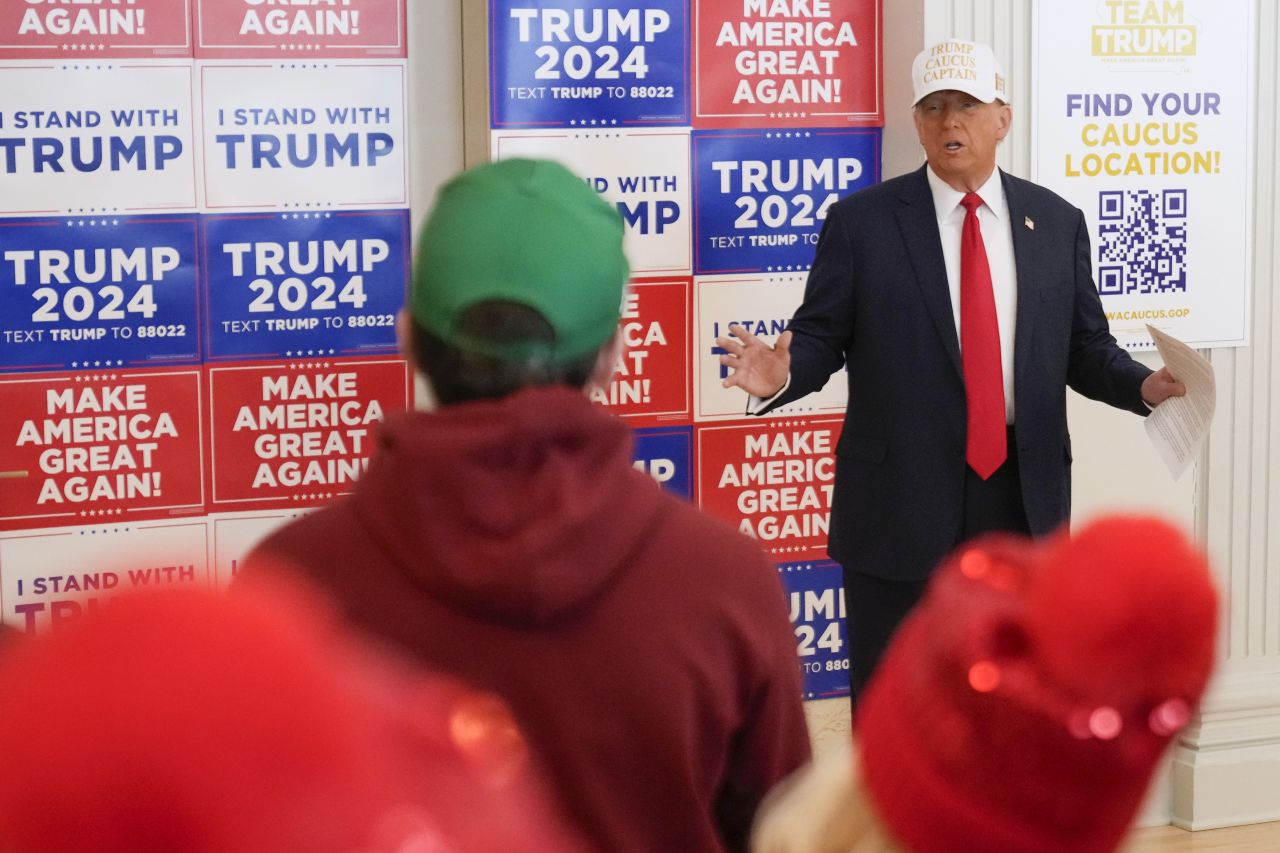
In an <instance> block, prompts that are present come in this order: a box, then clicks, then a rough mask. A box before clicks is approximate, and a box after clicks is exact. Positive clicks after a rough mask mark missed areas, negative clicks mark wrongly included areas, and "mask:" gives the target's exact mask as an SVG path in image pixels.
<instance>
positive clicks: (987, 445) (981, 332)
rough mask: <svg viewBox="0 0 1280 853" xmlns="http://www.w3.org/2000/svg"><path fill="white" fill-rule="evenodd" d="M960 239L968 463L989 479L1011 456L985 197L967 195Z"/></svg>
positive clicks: (979, 474)
mask: <svg viewBox="0 0 1280 853" xmlns="http://www.w3.org/2000/svg"><path fill="white" fill-rule="evenodd" d="M960 203H961V204H962V205H964V210H965V213H964V230H963V231H962V232H961V234H960V360H961V363H962V364H963V366H964V396H965V401H966V403H967V407H968V413H969V432H968V440H967V442H966V445H965V461H967V462H968V463H969V467H970V468H972V469H973V470H974V472H975V473H977V475H978V476H979V477H981V478H982V479H984V480H985V479H987V478H988V477H990V476H991V475H992V474H993V473H995V470H996V469H997V468H999V467H1000V465H1001V464H1002V463H1003V462H1004V460H1005V457H1006V456H1007V455H1008V449H1007V447H1006V443H1007V442H1006V438H1007V436H1006V433H1005V423H1004V371H1003V370H1002V369H1001V367H1000V326H999V323H998V322H997V321H996V299H995V295H994V294H993V293H992V291H991V266H990V265H989V264H988V263H987V249H986V246H984V245H983V243H982V229H981V228H980V227H979V225H978V208H979V207H980V206H981V205H982V197H981V196H979V195H978V194H977V193H969V194H968V195H966V196H965V197H964V198H963V199H961V200H960Z"/></svg>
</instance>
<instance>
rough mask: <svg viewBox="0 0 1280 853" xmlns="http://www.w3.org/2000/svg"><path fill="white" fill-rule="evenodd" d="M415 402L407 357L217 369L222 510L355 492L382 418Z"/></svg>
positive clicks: (214, 426)
mask: <svg viewBox="0 0 1280 853" xmlns="http://www.w3.org/2000/svg"><path fill="white" fill-rule="evenodd" d="M408 403H409V374H408V368H407V367H406V365H405V363H404V361H403V360H401V359H370V360H361V361H323V362H320V361H302V362H291V363H289V364H267V365H253V366H245V367H211V368H209V436H210V442H209V446H210V452H209V466H210V473H209V477H210V483H211V486H212V506H213V507H215V508H219V509H250V508H261V509H270V508H277V507H290V506H292V507H298V506H308V505H314V504H317V503H323V502H324V501H327V500H329V499H331V498H333V497H335V496H336V495H344V494H348V493H349V492H350V491H351V487H352V485H353V484H354V483H355V481H356V479H357V478H358V477H359V476H360V474H361V473H362V472H363V471H364V469H365V467H366V466H367V465H368V462H369V456H370V455H371V454H372V453H373V448H374V433H375V431H376V429H377V426H378V424H380V423H381V422H382V421H383V419H384V417H385V416H386V414H387V413H388V412H394V411H399V410H402V409H405V408H407V406H408Z"/></svg>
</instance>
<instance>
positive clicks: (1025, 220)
mask: <svg viewBox="0 0 1280 853" xmlns="http://www.w3.org/2000/svg"><path fill="white" fill-rule="evenodd" d="M1022 224H1023V225H1025V226H1027V230H1028V231H1034V230H1036V222H1035V220H1034V219H1032V218H1031V217H1030V216H1024V217H1022Z"/></svg>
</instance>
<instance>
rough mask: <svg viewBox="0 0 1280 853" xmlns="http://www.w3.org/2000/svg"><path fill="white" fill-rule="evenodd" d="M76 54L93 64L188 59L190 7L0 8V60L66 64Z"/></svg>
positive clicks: (152, 0) (144, 2)
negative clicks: (133, 59)
mask: <svg viewBox="0 0 1280 853" xmlns="http://www.w3.org/2000/svg"><path fill="white" fill-rule="evenodd" d="M68 7H71V8H68ZM86 7H88V8H86ZM80 51H84V52H86V53H88V54H89V55H90V56H92V57H93V58H94V59H106V58H111V59H119V58H120V57H125V56H191V16H190V7H189V5H188V2H187V0H124V2H119V0H116V2H101V0H99V2H84V0H80V2H72V3H68V2H62V3H58V2H53V0H45V1H44V2H41V0H25V2H18V1H17V0H14V2H10V3H5V4H4V5H3V6H0V60H7V59H18V60H22V59H66V58H67V56H68V55H69V53H70V54H72V55H74V54H75V53H78V52H80Z"/></svg>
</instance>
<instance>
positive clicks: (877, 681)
mask: <svg viewBox="0 0 1280 853" xmlns="http://www.w3.org/2000/svg"><path fill="white" fill-rule="evenodd" d="M1216 626H1217V595H1216V592H1215V590H1214V586H1213V582H1212V580H1211V578H1210V574H1209V569H1208V566H1207V564H1206V561H1205V558H1204V557H1203V556H1202V555H1201V554H1200V553H1199V552H1198V551H1197V550H1196V549H1194V548H1193V547H1192V546H1191V544H1190V543H1189V542H1188V541H1187V539H1186V538H1185V537H1184V536H1183V535H1182V534H1181V533H1180V532H1179V531H1177V530H1176V529H1174V528H1172V527H1170V526H1169V525H1167V524H1165V523H1163V522H1160V521H1157V520H1154V519H1149V518H1140V517H1114V518H1108V519H1103V520H1100V521H1098V522H1096V523H1094V524H1091V525H1089V526H1087V527H1086V528H1084V529H1083V530H1082V531H1081V532H1080V533H1079V534H1077V535H1076V536H1075V537H1074V538H1068V537H1067V535H1066V534H1062V535H1060V536H1058V537H1055V538H1053V539H1050V540H1048V541H1047V542H1045V543H1044V544H1043V545H1033V544H1032V543H1030V542H1028V541H1026V540H1022V539H1015V538H1012V537H995V538H989V539H985V540H980V541H978V542H975V543H972V544H971V545H968V546H965V547H962V548H961V549H960V550H959V551H958V552H957V553H956V554H954V555H952V557H951V558H949V560H948V561H947V562H946V563H945V564H944V565H943V566H942V568H941V569H940V570H939V572H938V574H937V575H936V576H935V578H934V580H933V581H932V583H931V585H930V587H929V589H928V591H927V593H926V595H925V598H924V600H923V601H922V602H921V604H920V606H919V607H918V608H917V610H916V611H915V612H914V613H913V614H912V615H911V616H910V617H909V618H908V619H907V621H906V622H904V623H903V626H902V628H901V629H900V631H899V634H898V636H897V637H896V638H895V639H894V641H893V643H892V645H891V647H890V650H889V652H888V654H887V655H886V658H885V660H884V662H883V664H882V665H881V668H880V670H879V671H878V672H877V675H876V676H875V678H874V679H873V680H872V682H871V684H870V685H869V686H868V689H867V692H866V695H865V696H864V697H863V698H862V699H861V700H860V702H859V707H858V717H857V722H856V733H857V738H858V742H859V746H860V751H861V768H862V773H863V778H864V781H865V785H866V788H867V790H868V793H869V795H870V798H871V801H872V803H873V804H874V805H875V808H876V811H877V813H878V814H879V816H880V818H881V819H882V820H883V821H884V823H885V824H886V826H887V827H888V828H889V830H890V832H891V833H892V834H893V835H894V836H895V837H896V839H897V840H898V841H900V842H901V843H902V844H904V845H905V846H906V847H907V848H909V849H911V850H914V851H917V853H930V851H940V852H941V851H956V850H1000V851H1002V853H1067V851H1071V852H1072V853H1088V851H1109V850H1113V849H1115V847H1116V846H1117V844H1118V843H1119V842H1120V840H1121V839H1122V837H1123V836H1124V834H1125V833H1126V831H1127V830H1128V828H1129V825H1130V823H1131V821H1132V820H1133V817H1134V814H1135V812H1136V811H1137V809H1138V807H1139V806H1140V805H1141V802H1142V798H1143V795H1144V793H1145V791H1146V789H1147V786H1148V784H1149V782H1150V778H1151V774H1152V772H1153V770H1154V768H1155V764H1156V762H1157V760H1158V759H1159V757H1160V755H1161V753H1162V752H1163V750H1164V748H1165V746H1166V744H1167V743H1168V742H1169V740H1170V739H1171V738H1172V736H1173V735H1174V734H1175V733H1177V731H1179V730H1180V729H1181V728H1182V727H1183V725H1185V724H1186V722H1187V721H1188V720H1189V718H1190V715H1191V713H1192V711H1193V710H1194V708H1195V706H1196V704H1197V703H1198V701H1199V699H1200V696H1201V693H1202V692H1203V690H1204V688H1205V684H1206V682H1207V680H1208V678H1209V674H1210V671H1211V669H1212V666H1213V660H1214V635H1215V630H1216Z"/></svg>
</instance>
